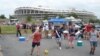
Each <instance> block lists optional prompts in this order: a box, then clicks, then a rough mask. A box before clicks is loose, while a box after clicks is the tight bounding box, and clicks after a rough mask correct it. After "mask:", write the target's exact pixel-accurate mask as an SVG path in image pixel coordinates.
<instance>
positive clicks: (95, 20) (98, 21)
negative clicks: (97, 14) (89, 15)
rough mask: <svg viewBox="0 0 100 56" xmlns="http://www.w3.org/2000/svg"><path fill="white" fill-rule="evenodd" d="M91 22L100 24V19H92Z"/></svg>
mask: <svg viewBox="0 0 100 56" xmlns="http://www.w3.org/2000/svg"><path fill="white" fill-rule="evenodd" d="M89 22H91V23H100V20H99V19H90V20H89Z"/></svg>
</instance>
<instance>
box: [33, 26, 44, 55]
mask: <svg viewBox="0 0 100 56" xmlns="http://www.w3.org/2000/svg"><path fill="white" fill-rule="evenodd" d="M41 30H42V28H39V29H37V30H36V31H35V32H34V33H33V34H32V36H31V38H32V39H33V41H32V50H31V55H32V53H33V51H34V48H35V46H37V56H39V52H40V42H41V39H42V34H41Z"/></svg>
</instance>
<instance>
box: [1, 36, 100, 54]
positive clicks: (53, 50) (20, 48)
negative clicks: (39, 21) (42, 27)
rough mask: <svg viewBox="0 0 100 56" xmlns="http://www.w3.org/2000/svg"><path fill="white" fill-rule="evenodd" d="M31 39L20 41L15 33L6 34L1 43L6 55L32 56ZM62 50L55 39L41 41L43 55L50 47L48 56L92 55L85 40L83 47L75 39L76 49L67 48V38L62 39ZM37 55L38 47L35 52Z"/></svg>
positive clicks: (98, 51)
mask: <svg viewBox="0 0 100 56" xmlns="http://www.w3.org/2000/svg"><path fill="white" fill-rule="evenodd" d="M31 41H32V40H30V41H29V42H19V41H18V39H17V38H16V37H15V35H4V36H2V38H0V45H2V49H3V55H4V56H30V55H29V54H30V50H31ZM62 43H63V44H62V50H59V49H57V44H56V42H55V40H54V39H43V40H42V42H41V56H44V50H45V49H48V51H49V55H48V56H90V55H89V48H90V47H89V46H90V45H89V41H86V40H85V41H84V46H83V47H77V46H76V41H75V48H74V49H66V46H67V45H66V43H67V41H66V40H63V41H62ZM33 56H36V49H35V52H34V54H33ZM94 56H100V43H99V45H98V47H97V50H96V53H95V55H94Z"/></svg>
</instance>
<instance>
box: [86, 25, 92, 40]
mask: <svg viewBox="0 0 100 56" xmlns="http://www.w3.org/2000/svg"><path fill="white" fill-rule="evenodd" d="M91 29H92V24H91V23H89V24H87V25H86V26H85V32H86V37H85V38H86V39H88V38H89V33H90V31H91Z"/></svg>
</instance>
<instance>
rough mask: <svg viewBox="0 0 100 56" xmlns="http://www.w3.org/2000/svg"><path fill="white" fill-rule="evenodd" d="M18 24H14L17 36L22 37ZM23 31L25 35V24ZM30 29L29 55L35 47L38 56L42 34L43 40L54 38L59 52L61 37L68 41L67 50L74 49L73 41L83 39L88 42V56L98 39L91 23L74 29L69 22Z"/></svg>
mask: <svg viewBox="0 0 100 56" xmlns="http://www.w3.org/2000/svg"><path fill="white" fill-rule="evenodd" d="M20 28H21V27H20V24H19V23H18V24H16V29H17V34H16V36H17V37H18V34H19V35H20V36H22V34H21V31H20ZM23 29H25V33H27V29H26V24H23ZM30 29H31V30H32V35H31V36H30V37H31V38H32V39H33V41H32V50H31V55H32V53H33V51H34V48H35V46H37V55H38V56H39V52H40V42H41V39H42V38H43V37H42V35H43V32H44V36H45V38H50V37H51V38H55V39H56V42H57V45H58V48H59V49H60V50H61V49H62V47H61V44H62V40H63V39H62V36H64V39H67V40H68V47H67V48H72V49H73V48H74V40H76V39H80V38H81V39H83V40H88V41H90V47H91V49H90V54H91V55H94V53H95V50H96V47H97V42H98V38H99V32H98V31H97V30H96V29H95V26H94V25H93V24H92V23H88V24H86V25H85V24H82V26H81V27H80V28H76V27H75V24H74V23H73V22H69V24H67V25H66V24H61V25H53V24H50V25H48V26H44V25H34V24H33V25H31V27H30Z"/></svg>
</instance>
